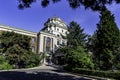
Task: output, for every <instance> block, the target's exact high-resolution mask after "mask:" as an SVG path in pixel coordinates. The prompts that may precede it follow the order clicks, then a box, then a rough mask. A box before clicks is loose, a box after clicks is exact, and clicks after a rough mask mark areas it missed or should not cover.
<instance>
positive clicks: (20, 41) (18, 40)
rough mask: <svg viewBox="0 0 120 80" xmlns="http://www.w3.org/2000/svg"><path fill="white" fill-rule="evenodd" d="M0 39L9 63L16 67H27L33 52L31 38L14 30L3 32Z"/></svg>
mask: <svg viewBox="0 0 120 80" xmlns="http://www.w3.org/2000/svg"><path fill="white" fill-rule="evenodd" d="M0 40H1V44H2V53H4V54H5V57H6V59H7V60H8V61H9V64H10V65H14V67H15V68H22V67H25V66H26V64H27V60H28V58H29V56H30V54H33V53H32V52H31V49H30V38H29V37H28V36H25V35H21V34H17V33H14V32H2V35H1V36H0Z"/></svg>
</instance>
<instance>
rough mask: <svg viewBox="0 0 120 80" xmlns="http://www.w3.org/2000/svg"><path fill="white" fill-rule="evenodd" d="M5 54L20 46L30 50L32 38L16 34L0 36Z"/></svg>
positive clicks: (10, 33) (8, 33) (5, 33)
mask: <svg viewBox="0 0 120 80" xmlns="http://www.w3.org/2000/svg"><path fill="white" fill-rule="evenodd" d="M0 40H1V45H2V49H3V51H2V52H3V53H4V52H6V51H7V49H8V48H10V47H11V46H13V45H15V44H18V45H19V46H20V47H21V48H23V49H26V50H30V37H28V36H25V35H21V34H17V33H14V32H2V35H1V36H0Z"/></svg>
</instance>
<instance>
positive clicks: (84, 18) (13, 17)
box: [0, 0, 120, 34]
mask: <svg viewBox="0 0 120 80" xmlns="http://www.w3.org/2000/svg"><path fill="white" fill-rule="evenodd" d="M38 1H40V0H38ZM17 5H18V2H17V0H0V24H2V25H7V26H12V27H16V28H20V29H24V30H29V31H33V32H39V31H40V29H41V28H42V27H43V26H44V23H45V22H46V21H47V19H48V18H51V17H53V16H54V15H55V16H57V17H59V18H61V19H62V20H63V21H65V22H66V24H69V22H71V21H76V22H77V23H79V24H80V25H81V27H82V28H84V30H85V32H86V33H88V34H93V33H94V31H95V30H96V24H97V23H98V22H99V13H98V12H94V11H92V10H90V9H89V10H85V9H84V8H83V7H80V8H78V9H75V10H73V9H72V8H70V7H69V4H68V3H67V2H66V0H61V2H59V3H57V4H54V5H52V3H50V5H49V6H48V7H46V8H42V7H41V5H40V2H37V3H34V4H32V5H31V8H28V9H24V10H19V9H18V8H17ZM108 8H109V10H111V11H112V13H113V14H114V16H115V21H116V23H117V25H118V27H119V28H120V4H119V5H116V4H113V5H111V6H108Z"/></svg>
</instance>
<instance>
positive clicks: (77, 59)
mask: <svg viewBox="0 0 120 80" xmlns="http://www.w3.org/2000/svg"><path fill="white" fill-rule="evenodd" d="M68 31H69V33H68V34H67V40H68V41H67V46H63V47H60V49H58V50H59V51H60V52H61V53H64V59H65V60H64V61H65V64H67V66H68V67H71V68H75V67H80V68H89V69H90V68H91V69H92V68H93V67H94V64H93V63H92V59H91V57H90V56H89V55H88V54H87V53H86V51H85V48H86V41H87V36H88V35H87V34H85V33H84V29H82V28H81V27H80V25H79V24H77V23H76V22H74V21H72V22H70V25H69V26H68Z"/></svg>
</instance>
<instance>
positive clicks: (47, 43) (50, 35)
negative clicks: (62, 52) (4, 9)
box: [0, 17, 68, 57]
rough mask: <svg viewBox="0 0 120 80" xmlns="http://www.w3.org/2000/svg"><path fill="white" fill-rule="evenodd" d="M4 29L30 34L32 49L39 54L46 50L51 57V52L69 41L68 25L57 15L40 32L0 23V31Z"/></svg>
mask: <svg viewBox="0 0 120 80" xmlns="http://www.w3.org/2000/svg"><path fill="white" fill-rule="evenodd" d="M2 31H10V32H11V31H14V32H16V33H18V34H23V35H27V36H30V37H31V42H30V43H31V49H32V51H33V52H35V53H38V54H40V53H41V52H42V53H43V52H44V53H46V54H47V56H49V57H50V56H51V53H54V52H55V51H56V50H57V49H58V47H59V46H60V44H63V45H65V44H66V43H67V40H66V39H65V38H64V37H65V36H66V33H67V32H68V30H67V25H66V24H65V22H64V21H62V20H61V19H60V18H57V17H53V18H49V19H48V20H47V21H46V22H45V23H44V27H43V28H42V29H41V30H40V32H38V33H35V32H31V31H26V30H22V29H18V28H13V27H9V26H4V25H0V33H2Z"/></svg>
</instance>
